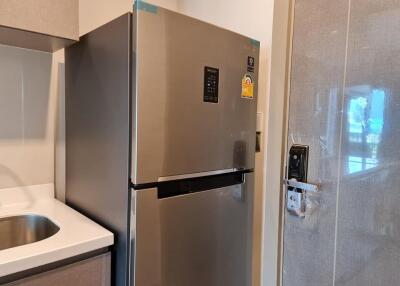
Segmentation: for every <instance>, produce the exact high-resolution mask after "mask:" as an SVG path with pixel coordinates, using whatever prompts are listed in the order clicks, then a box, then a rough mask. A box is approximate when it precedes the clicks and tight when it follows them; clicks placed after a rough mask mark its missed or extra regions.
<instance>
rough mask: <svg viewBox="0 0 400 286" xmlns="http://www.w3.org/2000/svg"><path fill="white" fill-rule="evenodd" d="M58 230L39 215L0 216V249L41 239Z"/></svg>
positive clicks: (49, 221) (53, 224)
mask: <svg viewBox="0 0 400 286" xmlns="http://www.w3.org/2000/svg"><path fill="white" fill-rule="evenodd" d="M59 230H60V228H59V227H58V226H57V225H56V224H55V223H53V222H52V221H51V220H49V219H48V218H47V217H43V216H39V215H21V216H11V217H4V218H0V250H4V249H8V248H12V247H16V246H21V245H25V244H29V243H34V242H37V241H41V240H43V239H46V238H49V237H51V236H53V235H55V234H56V233H57V232H58V231H59Z"/></svg>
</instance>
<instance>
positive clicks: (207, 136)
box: [65, 2, 259, 286]
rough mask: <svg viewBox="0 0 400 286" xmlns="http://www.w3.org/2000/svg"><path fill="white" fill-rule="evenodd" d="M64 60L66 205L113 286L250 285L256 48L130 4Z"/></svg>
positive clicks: (227, 33)
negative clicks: (107, 248)
mask: <svg viewBox="0 0 400 286" xmlns="http://www.w3.org/2000/svg"><path fill="white" fill-rule="evenodd" d="M65 60H66V63H65V68H66V144H67V145H66V152H67V153H66V160H67V161H66V162H67V170H66V176H67V181H66V184H67V191H66V199H67V203H68V204H69V205H70V206H72V207H74V208H76V209H78V210H80V211H81V212H83V213H84V214H86V215H88V216H89V217H91V218H93V219H94V220H96V221H97V222H99V223H100V224H102V225H104V226H105V227H107V228H109V229H110V230H112V231H113V232H114V233H115V236H116V239H115V246H114V249H113V281H114V282H113V285H136V286H217V285H218V286H228V285H229V286H246V285H251V268H252V266H251V253H252V216H253V213H252V210H253V207H252V205H253V203H252V200H253V188H254V187H253V181H254V178H253V168H254V156H255V139H256V131H255V126H256V102H257V76H258V74H257V70H258V64H259V42H257V41H255V40H253V39H250V38H247V37H244V36H242V35H239V34H236V33H233V32H230V31H227V30H224V29H222V28H218V27H216V26H213V25H210V24H207V23H204V22H202V21H199V20H195V19H193V18H190V17H187V16H184V15H180V14H178V13H175V12H172V11H169V10H166V9H162V8H160V7H157V6H153V5H150V4H147V3H145V2H137V3H136V7H135V9H134V12H133V13H128V14H125V15H123V16H121V17H119V18H117V19H115V20H113V21H111V22H109V23H107V24H105V25H104V26H102V27H100V28H98V29H96V30H94V31H92V32H90V33H88V34H87V35H85V36H83V37H82V38H81V40H80V41H79V42H78V43H76V44H74V45H72V46H71V47H69V48H67V49H66V54H65ZM77 231H79V230H77Z"/></svg>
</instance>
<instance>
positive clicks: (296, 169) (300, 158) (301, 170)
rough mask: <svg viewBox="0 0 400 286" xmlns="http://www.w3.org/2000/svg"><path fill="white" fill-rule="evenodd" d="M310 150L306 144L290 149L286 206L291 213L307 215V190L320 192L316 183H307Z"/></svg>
mask: <svg viewBox="0 0 400 286" xmlns="http://www.w3.org/2000/svg"><path fill="white" fill-rule="evenodd" d="M308 150H309V147H308V146H306V145H293V146H292V147H291V148H290V151H289V158H288V161H289V162H288V170H287V179H285V180H284V184H285V185H286V190H287V192H286V193H287V194H286V208H287V210H288V211H289V213H291V214H293V215H296V216H299V217H305V214H306V209H307V204H306V198H307V192H318V191H319V188H318V186H317V185H315V184H310V183H307V171H308V153H309V152H308Z"/></svg>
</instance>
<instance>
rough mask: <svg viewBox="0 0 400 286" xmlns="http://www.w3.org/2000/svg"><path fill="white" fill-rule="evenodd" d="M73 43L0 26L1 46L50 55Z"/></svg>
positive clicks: (68, 40) (72, 41) (63, 39)
mask: <svg viewBox="0 0 400 286" xmlns="http://www.w3.org/2000/svg"><path fill="white" fill-rule="evenodd" d="M75 42H76V41H75V40H71V39H65V38H60V37H56V36H50V35H46V34H41V33H37V32H31V31H26V30H21V29H17V28H11V27H7V26H2V25H0V44H2V45H8V46H15V47H19V48H26V49H31V50H38V51H44V52H50V53H52V52H55V51H57V50H60V49H63V48H65V47H67V46H69V45H71V44H73V43H75Z"/></svg>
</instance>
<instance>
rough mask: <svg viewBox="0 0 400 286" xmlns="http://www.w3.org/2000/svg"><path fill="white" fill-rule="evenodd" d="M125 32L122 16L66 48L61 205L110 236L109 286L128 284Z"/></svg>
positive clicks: (128, 17) (127, 29)
mask: <svg viewBox="0 0 400 286" xmlns="http://www.w3.org/2000/svg"><path fill="white" fill-rule="evenodd" d="M130 29H131V15H130V14H125V15H123V16H121V17H119V18H117V19H116V20H114V21H111V22H110V23H107V24H106V25H104V26H102V27H100V28H98V29H97V30H95V31H93V32H91V33H89V34H87V35H85V36H83V37H82V38H81V40H80V41H79V43H77V44H74V45H72V46H71V47H69V48H67V49H66V53H65V75H66V79H65V81H66V87H67V88H66V94H65V102H66V201H67V204H68V205H70V206H72V207H74V208H75V209H77V210H79V211H80V212H82V213H84V214H85V215H87V216H89V217H90V218H92V219H93V220H95V221H97V222H98V223H100V224H101V225H103V226H104V227H106V228H108V229H109V230H110V231H112V232H114V234H115V245H114V249H113V271H114V272H113V273H114V275H113V279H114V280H113V285H118V286H122V285H127V277H128V274H127V272H128V252H129V247H128V242H129V229H128V225H129V217H128V216H129V210H130V207H129V165H130V162H129V158H130V153H129V149H130V147H129V146H130V132H129V130H130V108H129V107H130V61H129V59H130Z"/></svg>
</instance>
